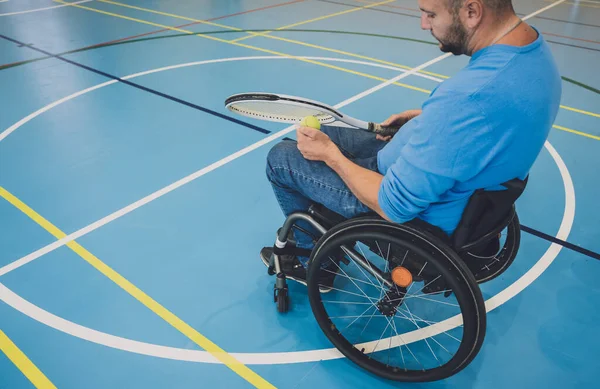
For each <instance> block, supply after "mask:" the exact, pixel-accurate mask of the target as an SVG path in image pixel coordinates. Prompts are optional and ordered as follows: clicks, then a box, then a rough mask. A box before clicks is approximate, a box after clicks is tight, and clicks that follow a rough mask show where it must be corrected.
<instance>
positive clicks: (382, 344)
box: [307, 218, 486, 382]
mask: <svg viewBox="0 0 600 389" xmlns="http://www.w3.org/2000/svg"><path fill="white" fill-rule="evenodd" d="M326 272H334V273H336V276H335V278H334V281H333V285H331V284H330V285H329V286H330V287H332V290H331V292H330V293H328V294H323V295H322V294H321V293H319V279H323V275H324V273H326ZM307 281H308V296H309V300H310V304H311V308H312V311H313V314H314V316H315V318H316V320H317V322H318V324H319V326H320V327H321V329H322V330H323V332H324V333H325V335H326V336H327V338H328V339H329V340H330V341H331V342H332V343H333V344H334V345H335V346H336V347H337V348H338V349H339V351H340V352H341V353H342V354H344V355H345V356H346V357H348V358H349V359H350V360H352V361H353V362H354V363H356V364H357V365H359V366H361V367H362V368H364V369H366V370H367V371H369V372H371V373H373V374H375V375H377V376H380V377H383V378H386V379H390V380H395V381H407V382H424V381H435V380H440V379H443V378H446V377H448V376H451V375H453V374H456V373H457V372H459V371H460V370H462V369H463V368H465V367H466V366H467V365H468V364H469V363H470V362H471V361H472V360H473V358H474V357H475V356H476V355H477V353H478V352H479V349H480V348H481V345H482V343H483V339H484V336H485V328H486V311H485V305H484V300H483V297H482V295H481V291H480V289H479V286H478V285H477V283H476V281H475V279H474V277H473V275H472V273H471V272H470V271H469V269H468V268H467V267H466V266H465V264H464V263H463V262H462V261H461V259H460V258H459V257H458V255H457V254H456V253H455V252H454V251H452V250H451V249H450V248H449V246H448V245H446V244H445V243H443V242H442V241H441V240H440V239H438V238H436V237H434V236H433V235H431V234H428V233H426V232H423V231H420V230H417V229H415V228H414V227H411V226H407V225H398V224H392V223H388V222H386V221H384V220H381V219H377V218H358V219H352V220H349V221H347V222H343V223H341V224H339V225H337V226H336V227H334V228H332V229H331V230H329V231H327V232H326V233H325V234H324V235H323V236H322V237H321V239H320V240H319V241H318V243H317V244H316V246H315V248H314V250H313V252H312V254H311V258H310V262H309V268H308V274H307Z"/></svg>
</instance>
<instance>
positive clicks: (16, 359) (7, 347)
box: [0, 330, 56, 389]
mask: <svg viewBox="0 0 600 389" xmlns="http://www.w3.org/2000/svg"><path fill="white" fill-rule="evenodd" d="M0 351H2V352H3V353H4V354H6V356H7V357H8V359H10V360H11V361H12V363H14V364H15V366H16V367H17V368H18V369H19V370H21V373H23V375H24V376H25V377H27V378H28V379H29V381H31V383H32V384H33V386H35V387H36V388H38V389H56V386H54V384H53V383H52V382H50V380H49V379H48V377H46V376H45V375H44V373H42V372H41V371H40V369H38V368H37V366H36V365H34V364H33V362H31V360H30V359H29V358H27V355H25V354H24V353H23V352H22V351H21V350H19V348H18V347H17V345H16V344H14V343H13V342H12V340H10V338H9V337H8V336H7V335H6V334H5V333H4V332H2V330H0Z"/></svg>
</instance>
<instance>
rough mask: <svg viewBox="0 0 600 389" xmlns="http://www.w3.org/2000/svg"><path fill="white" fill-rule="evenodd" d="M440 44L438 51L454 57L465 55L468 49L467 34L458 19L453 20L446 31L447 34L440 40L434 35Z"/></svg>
mask: <svg viewBox="0 0 600 389" xmlns="http://www.w3.org/2000/svg"><path fill="white" fill-rule="evenodd" d="M434 37H435V38H436V39H437V40H438V41H439V42H440V50H441V51H442V52H444V53H452V54H454V55H461V54H467V52H468V50H469V48H468V43H469V34H468V33H467V30H466V29H465V28H464V26H463V25H462V24H461V23H460V20H458V18H455V19H454V20H453V22H452V25H451V26H450V29H449V30H448V34H447V35H446V37H445V38H444V39H443V40H442V39H440V38H438V37H436V36H435V35H434Z"/></svg>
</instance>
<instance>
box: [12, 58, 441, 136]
mask: <svg viewBox="0 0 600 389" xmlns="http://www.w3.org/2000/svg"><path fill="white" fill-rule="evenodd" d="M297 58H303V59H311V60H315V61H332V62H347V63H355V64H359V65H367V66H373V67H378V68H383V69H389V70H396V71H399V72H402V73H406V72H408V70H406V69H400V68H397V67H393V66H388V65H381V64H376V63H370V62H364V61H357V60H353V59H343V58H330V57H297ZM263 59H265V60H267V59H268V60H271V59H288V60H289V59H294V58H288V57H278V56H275V57H274V56H252V57H234V58H219V59H210V60H205V61H196V62H188V63H184V64H179V65H171V66H165V67H162V68H158V69H152V70H146V71H143V72H139V73H135V74H130V75H128V76H125V77H121V78H122V79H123V80H130V79H132V78H136V77H141V76H146V75H148V74H152V73H158V72H164V71H166V70H174V69H180V68H186V67H189V66H198V65H205V64H210V63H220V62H233V61H250V60H263ZM413 75H414V76H418V77H422V78H427V79H429V80H432V81H437V82H442V81H443V80H442V79H440V78H436V77H432V76H429V75H427V74H421V73H414V74H413ZM115 82H118V81H117V80H112V81H107V82H104V83H102V84H98V85H96V86H92V87H90V88H87V89H84V90H82V91H79V92H76V93H73V94H72V95H69V96H66V97H63V98H62V99H60V100H57V101H55V102H54V103H52V104H48V105H46V106H45V107H42V108H40V109H38V110H37V111H35V112H34V113H32V114H30V115H28V116H27V117H24V118H23V119H21V120H19V121H18V122H16V123H15V124H13V125H12V126H10V127H9V128H7V129H6V130H4V131H3V132H2V133H0V142H2V140H4V138H6V137H7V136H9V135H10V134H11V133H12V132H13V131H15V130H16V129H17V128H19V127H21V126H22V125H24V124H25V123H27V122H28V121H30V120H31V119H33V118H35V117H36V116H39V115H41V114H43V113H44V112H46V111H48V110H50V109H52V108H54V107H56V106H57V105H60V104H62V103H65V102H67V101H69V100H71V99H74V98H76V97H78V96H81V95H83V94H85V93H88V92H91V91H93V90H96V89H99V88H102V87H105V86H108V85H110V84H114V83H115Z"/></svg>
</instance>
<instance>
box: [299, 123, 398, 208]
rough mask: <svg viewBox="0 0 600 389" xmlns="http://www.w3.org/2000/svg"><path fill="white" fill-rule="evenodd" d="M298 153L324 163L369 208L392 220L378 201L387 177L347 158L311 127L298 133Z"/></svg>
mask: <svg viewBox="0 0 600 389" xmlns="http://www.w3.org/2000/svg"><path fill="white" fill-rule="evenodd" d="M297 137H298V149H299V150H300V152H301V153H302V155H303V156H304V158H306V159H309V160H313V161H323V162H325V163H326V164H327V165H328V166H329V167H330V168H332V169H333V170H334V171H335V172H336V173H337V174H338V175H339V176H340V177H341V179H342V180H343V181H344V182H345V183H346V185H347V186H348V188H349V189H350V190H351V191H352V193H354V195H355V196H356V197H357V198H358V199H359V200H360V201H361V202H362V203H363V204H365V205H366V206H367V207H369V208H370V209H372V210H373V211H375V212H377V213H378V214H379V215H380V216H381V217H383V218H385V219H386V220H389V219H388V217H387V216H386V215H385V214H384V213H383V211H382V209H381V207H380V206H379V201H378V200H377V198H378V195H379V187H380V186H381V182H382V181H383V176H382V175H381V174H379V173H378V172H374V171H371V170H369V169H365V168H363V167H361V166H359V165H357V164H355V163H354V162H352V161H350V160H349V159H348V158H346V157H345V156H344V155H343V154H342V152H341V151H340V149H339V148H338V147H337V146H336V145H335V143H333V142H332V141H331V140H330V139H329V137H328V136H327V135H325V134H324V133H322V132H321V131H319V130H315V129H314V128H310V127H300V128H298V130H297Z"/></svg>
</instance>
